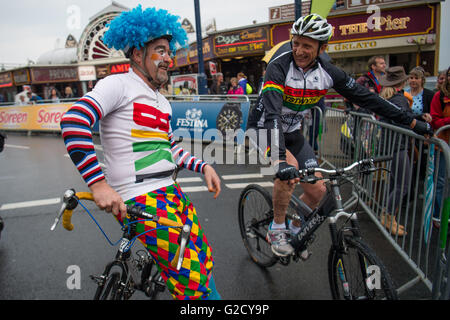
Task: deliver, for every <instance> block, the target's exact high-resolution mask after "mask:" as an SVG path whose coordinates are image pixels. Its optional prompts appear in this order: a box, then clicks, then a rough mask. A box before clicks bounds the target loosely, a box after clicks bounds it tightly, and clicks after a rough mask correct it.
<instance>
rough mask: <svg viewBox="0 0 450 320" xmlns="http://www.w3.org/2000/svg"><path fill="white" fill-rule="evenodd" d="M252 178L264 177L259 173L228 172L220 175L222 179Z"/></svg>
mask: <svg viewBox="0 0 450 320" xmlns="http://www.w3.org/2000/svg"><path fill="white" fill-rule="evenodd" d="M254 178H264V176H263V175H262V174H261V173H247V174H229V175H225V176H222V179H223V180H233V179H254Z"/></svg>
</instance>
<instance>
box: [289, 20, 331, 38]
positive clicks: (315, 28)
mask: <svg viewBox="0 0 450 320" xmlns="http://www.w3.org/2000/svg"><path fill="white" fill-rule="evenodd" d="M332 32H333V27H332V26H331V24H329V23H328V22H327V19H324V18H322V17H321V16H319V15H318V14H315V13H312V14H309V15H307V16H304V17H301V18H299V19H298V20H297V21H295V22H294V24H293V25H292V30H291V34H292V35H297V36H305V37H309V38H311V39H314V40H317V41H320V42H328V40H330V38H331V34H332Z"/></svg>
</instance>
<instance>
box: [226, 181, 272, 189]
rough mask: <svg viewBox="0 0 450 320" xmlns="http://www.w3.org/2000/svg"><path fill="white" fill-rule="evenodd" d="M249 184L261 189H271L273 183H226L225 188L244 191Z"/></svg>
mask: <svg viewBox="0 0 450 320" xmlns="http://www.w3.org/2000/svg"><path fill="white" fill-rule="evenodd" d="M249 184H258V185H260V186H261V187H273V182H270V181H266V182H246V183H226V184H225V186H226V187H227V188H229V189H244V188H245V187H246V186H248V185H249Z"/></svg>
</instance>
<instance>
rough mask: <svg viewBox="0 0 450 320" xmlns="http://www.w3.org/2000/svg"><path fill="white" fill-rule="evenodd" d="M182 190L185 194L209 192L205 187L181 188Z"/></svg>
mask: <svg viewBox="0 0 450 320" xmlns="http://www.w3.org/2000/svg"><path fill="white" fill-rule="evenodd" d="M181 190H183V192H186V193H188V192H201V191H208V188H207V187H205V186H200V187H181Z"/></svg>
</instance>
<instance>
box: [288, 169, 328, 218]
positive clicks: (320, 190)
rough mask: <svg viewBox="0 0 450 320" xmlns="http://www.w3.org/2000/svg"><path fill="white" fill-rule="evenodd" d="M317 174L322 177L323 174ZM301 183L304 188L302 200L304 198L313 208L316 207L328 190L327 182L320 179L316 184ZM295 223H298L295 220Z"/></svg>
mask: <svg viewBox="0 0 450 320" xmlns="http://www.w3.org/2000/svg"><path fill="white" fill-rule="evenodd" d="M315 176H316V177H320V178H321V177H322V174H321V173H316V174H315ZM300 185H301V187H302V190H303V193H302V195H301V196H300V200H302V201H303V202H304V203H305V204H306V205H307V206H308V207H310V208H311V209H315V208H316V207H317V206H318V205H319V203H320V200H322V198H323V196H324V195H325V193H326V192H327V188H326V186H325V182H324V181H323V180H319V181H317V182H316V183H314V184H310V183H300ZM294 225H296V224H295V222H294Z"/></svg>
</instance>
